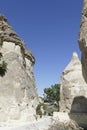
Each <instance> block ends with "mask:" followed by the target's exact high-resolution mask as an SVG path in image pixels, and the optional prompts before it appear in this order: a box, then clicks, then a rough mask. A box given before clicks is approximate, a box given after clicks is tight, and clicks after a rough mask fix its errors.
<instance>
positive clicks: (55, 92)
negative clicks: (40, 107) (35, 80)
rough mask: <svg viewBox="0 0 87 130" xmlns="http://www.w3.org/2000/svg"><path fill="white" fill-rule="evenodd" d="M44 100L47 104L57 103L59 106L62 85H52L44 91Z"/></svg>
mask: <svg viewBox="0 0 87 130" xmlns="http://www.w3.org/2000/svg"><path fill="white" fill-rule="evenodd" d="M44 100H45V101H47V102H55V103H57V104H59V100H60V84H55V85H51V87H49V88H45V89H44Z"/></svg>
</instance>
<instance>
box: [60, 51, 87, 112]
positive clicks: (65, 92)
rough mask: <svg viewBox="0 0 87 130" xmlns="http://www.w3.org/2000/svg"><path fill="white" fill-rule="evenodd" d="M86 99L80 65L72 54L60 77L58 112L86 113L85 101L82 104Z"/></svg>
mask: <svg viewBox="0 0 87 130" xmlns="http://www.w3.org/2000/svg"><path fill="white" fill-rule="evenodd" d="M77 97H78V98H77ZM86 97H87V84H86V82H85V80H84V77H83V74H82V64H81V62H80V60H79V58H78V55H77V54H76V53H75V52H74V53H73V56H72V58H71V61H70V63H69V64H68V66H67V67H66V68H65V70H64V71H63V73H62V77H61V91H60V111H61V112H68V113H79V112H80V113H81V112H82V113H83V112H87V100H84V102H83V99H84V98H86ZM80 99H81V100H80Z"/></svg>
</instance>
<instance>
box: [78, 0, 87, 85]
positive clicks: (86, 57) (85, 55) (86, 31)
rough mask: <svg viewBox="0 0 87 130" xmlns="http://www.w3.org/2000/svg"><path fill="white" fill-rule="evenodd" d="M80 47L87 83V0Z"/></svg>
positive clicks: (85, 0)
mask: <svg viewBox="0 0 87 130" xmlns="http://www.w3.org/2000/svg"><path fill="white" fill-rule="evenodd" d="M78 42H79V47H80V50H81V52H82V59H81V60H82V72H83V76H84V79H85V81H86V83H87V0H84V3H83V10H82V19H81V25H80V33H79V39H78Z"/></svg>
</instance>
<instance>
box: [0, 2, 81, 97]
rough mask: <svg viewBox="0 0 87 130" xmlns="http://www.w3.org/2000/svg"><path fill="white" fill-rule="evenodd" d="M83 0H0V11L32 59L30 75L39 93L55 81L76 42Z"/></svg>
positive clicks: (77, 48) (55, 82)
mask: <svg viewBox="0 0 87 130" xmlns="http://www.w3.org/2000/svg"><path fill="white" fill-rule="evenodd" d="M82 5H83V0H0V13H1V14H4V15H5V16H6V18H7V19H8V21H9V23H10V25H11V26H12V27H13V29H14V30H15V31H16V33H17V34H18V35H19V37H20V38H21V39H23V40H24V41H25V43H26V47H27V48H28V49H29V50H31V51H32V52H33V55H34V57H35V59H36V63H35V65H34V76H35V82H36V86H37V92H38V94H39V95H43V90H44V88H48V87H50V86H51V85H54V84H59V83H60V79H61V74H62V72H63V70H64V69H65V67H66V66H67V65H68V63H69V61H70V59H71V56H72V53H73V52H74V51H75V52H77V53H78V55H79V58H80V57H81V53H80V49H79V46H78V35H79V30H80V21H81V12H82Z"/></svg>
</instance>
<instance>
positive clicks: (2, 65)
mask: <svg viewBox="0 0 87 130" xmlns="http://www.w3.org/2000/svg"><path fill="white" fill-rule="evenodd" d="M2 45H3V42H0V47H2ZM2 58H3V55H2V53H1V52H0V76H4V75H5V72H6V71H7V63H6V62H5V61H4V60H2Z"/></svg>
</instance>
